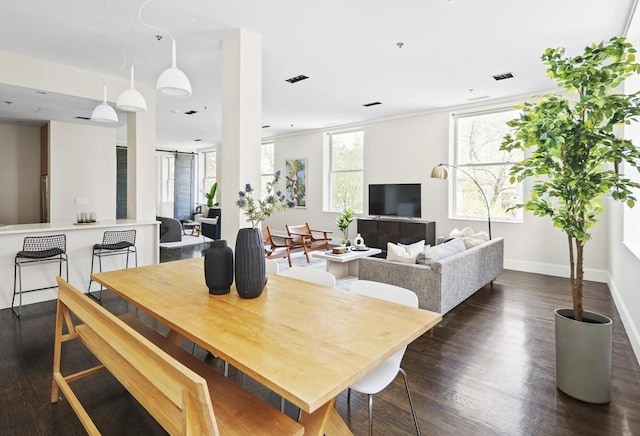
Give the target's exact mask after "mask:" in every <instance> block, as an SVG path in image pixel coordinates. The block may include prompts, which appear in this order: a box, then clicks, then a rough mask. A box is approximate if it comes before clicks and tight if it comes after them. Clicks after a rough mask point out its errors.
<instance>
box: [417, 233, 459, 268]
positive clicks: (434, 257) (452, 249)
mask: <svg viewBox="0 0 640 436" xmlns="http://www.w3.org/2000/svg"><path fill="white" fill-rule="evenodd" d="M464 250H466V246H465V243H464V241H463V240H462V239H459V238H456V239H453V240H451V241H449V242H447V243H445V244H440V245H436V246H434V247H427V248H425V249H424V251H423V252H422V253H420V255H419V256H418V257H417V259H416V263H420V264H424V265H431V264H432V263H433V262H437V261H438V260H440V259H444V258H445V257H449V256H451V255H454V254H457V253H462V252H463V251H464Z"/></svg>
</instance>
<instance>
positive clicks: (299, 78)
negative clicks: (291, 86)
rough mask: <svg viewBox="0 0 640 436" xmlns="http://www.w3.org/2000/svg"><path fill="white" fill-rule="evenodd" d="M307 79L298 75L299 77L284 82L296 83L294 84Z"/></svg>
mask: <svg viewBox="0 0 640 436" xmlns="http://www.w3.org/2000/svg"><path fill="white" fill-rule="evenodd" d="M308 78H309V77H308V76H305V75H304V74H300V75H299V76H296V77H292V78H290V79H287V80H286V81H287V82H289V83H296V82H300V81H301V80H306V79H308Z"/></svg>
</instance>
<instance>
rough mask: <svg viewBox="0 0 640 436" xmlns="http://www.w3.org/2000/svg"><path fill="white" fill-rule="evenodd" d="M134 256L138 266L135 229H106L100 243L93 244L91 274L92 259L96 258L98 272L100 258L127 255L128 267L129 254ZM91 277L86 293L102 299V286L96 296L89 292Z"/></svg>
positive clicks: (92, 260) (96, 298) (92, 261)
mask: <svg viewBox="0 0 640 436" xmlns="http://www.w3.org/2000/svg"><path fill="white" fill-rule="evenodd" d="M132 253H133V255H134V256H135V260H136V266H138V252H137V251H136V231H135V230H118V231H106V232H104V236H103V237H102V244H95V245H94V246H93V255H92V256H91V274H93V264H94V260H95V258H96V257H97V258H98V266H99V269H100V272H102V258H103V257H108V256H117V255H125V254H126V255H127V261H126V266H125V268H129V255H130V254H132ZM92 283H93V279H92V278H90V279H89V287H88V288H87V294H89V296H91V297H92V298H94V299H95V300H97V301H101V300H102V291H103V290H104V288H103V287H102V286H100V290H99V291H97V292H98V295H97V296H96V295H95V293H94V292H96V291H94V292H91V284H92Z"/></svg>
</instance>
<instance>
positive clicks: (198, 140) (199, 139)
mask: <svg viewBox="0 0 640 436" xmlns="http://www.w3.org/2000/svg"><path fill="white" fill-rule="evenodd" d="M202 141H203V140H202V139H201V138H198V139H194V140H193V142H202Z"/></svg>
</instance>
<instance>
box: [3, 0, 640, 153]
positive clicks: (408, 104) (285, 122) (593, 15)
mask: <svg viewBox="0 0 640 436" xmlns="http://www.w3.org/2000/svg"><path fill="white" fill-rule="evenodd" d="M635 1H636V0H583V1H581V0H556V1H551V0H450V1H445V0H423V1H418V0H414V1H364V0H362V1H359V0H351V1H337V0H335V1H311V0H305V1H302V0H300V1H266V0H265V1H242V0H228V1H212V0H199V1H186V0H183V1H180V0H173V1H168V0H154V1H152V2H150V3H148V4H146V5H145V7H144V9H143V11H142V18H143V19H144V21H145V22H146V23H147V24H149V25H153V26H157V27H160V28H163V29H165V30H166V31H169V32H171V34H172V35H173V36H174V37H175V39H176V43H177V51H178V67H179V68H180V69H182V70H183V71H184V72H185V73H186V74H187V76H188V77H189V78H190V80H191V83H192V86H193V95H192V96H191V97H189V98H186V99H179V98H172V97H168V96H165V95H162V94H160V93H158V95H157V98H156V104H157V132H156V135H157V142H158V145H160V146H165V147H169V148H179V149H189V148H193V147H202V146H211V145H215V144H219V143H220V134H221V128H220V121H221V104H220V96H221V35H222V31H224V30H226V29H234V28H239V27H243V28H245V29H247V30H250V31H252V32H255V33H258V34H260V35H261V36H262V51H263V113H262V117H263V121H262V124H263V125H269V126H271V127H269V128H265V129H263V136H264V137H265V138H267V137H272V136H279V135H283V134H288V133H294V132H300V131H305V130H310V129H323V128H329V127H331V126H337V125H345V124H352V123H359V122H363V121H365V120H371V119H377V118H384V117H390V116H398V115H403V114H410V113H415V112H422V111H428V110H433V109H437V108H442V107H451V106H457V105H462V104H467V103H469V99H470V98H476V97H483V96H488V98H487V99H485V100H484V101H487V102H490V101H491V100H495V99H500V98H504V97H509V96H513V95H520V94H529V93H533V92H539V91H543V90H547V89H550V88H551V87H552V86H553V83H552V82H551V81H550V80H549V79H548V78H546V76H545V69H544V66H543V65H542V64H541V62H540V55H541V54H542V52H543V51H544V49H545V48H547V47H560V46H561V47H566V49H567V53H568V54H574V53H577V52H579V51H580V50H581V49H582V48H583V47H584V46H585V45H587V44H590V43H592V42H599V41H601V40H607V39H609V38H611V37H612V36H617V35H622V34H623V32H624V30H625V26H626V24H627V21H628V17H629V15H630V13H631V11H632V9H633V7H634V4H635ZM142 4H143V2H142V1H128V0H118V1H113V0H107V1H105V0H0V50H1V51H6V52H13V53H18V54H22V55H27V56H31V57H36V58H41V59H45V60H50V61H55V62H58V63H63V64H69V65H74V66H77V67H79V68H83V69H88V70H94V71H100V72H104V73H107V74H112V75H116V76H121V77H125V78H126V77H128V75H129V66H130V64H131V62H132V60H133V59H134V58H133V51H132V42H133V47H134V49H135V60H136V61H137V63H136V81H138V82H144V83H145V84H147V85H148V86H152V87H155V81H156V80H157V77H158V75H159V74H160V72H161V71H163V70H164V69H165V68H167V67H168V66H169V64H170V53H171V38H170V37H168V35H167V33H165V32H162V31H159V30H157V29H151V28H149V27H146V26H145V25H144V24H143V23H142V22H141V21H140V18H139V9H140V7H141V6H142ZM132 23H133V25H132ZM132 34H133V37H132ZM158 34H160V35H163V36H164V38H163V39H162V40H161V41H158V40H157V39H156V37H155V35H158ZM399 42H401V43H403V45H402V47H401V48H400V47H399V46H398V43H399ZM0 68H2V65H0ZM506 72H512V73H513V74H514V76H515V77H514V78H513V79H509V80H504V81H495V80H494V79H493V78H492V77H491V76H492V75H494V74H500V73H506ZM299 74H304V75H307V76H309V77H310V78H309V79H308V80H305V81H302V82H298V83H295V84H289V83H287V82H286V81H285V79H288V78H290V77H293V76H297V75H299ZM101 86H102V84H101V83H100V82H98V81H96V87H99V88H101ZM470 89H472V90H473V91H472V92H470V91H469V90H470ZM5 101H11V102H12V104H7V103H5ZM373 101H379V102H381V103H382V104H381V105H377V106H372V107H363V106H362V105H363V104H365V103H369V102H373ZM94 106H95V103H94V102H90V101H85V100H83V99H79V98H77V97H69V96H60V95H46V96H45V95H41V94H37V93H35V92H33V90H25V89H23V88H17V87H13V86H8V85H5V84H0V121H2V122H16V121H17V120H22V121H23V122H24V123H25V124H28V122H29V120H32V121H33V120H40V121H44V120H48V119H54V120H60V121H69V122H82V120H77V119H74V118H73V117H75V116H78V115H80V116H86V117H89V116H90V114H91V110H92V109H93V107H94ZM190 110H196V111H198V113H197V114H195V115H184V112H186V111H190ZM174 112H175V113H174ZM120 118H121V123H122V124H124V116H121V117H120ZM85 122H88V121H85ZM118 137H119V139H122V140H124V137H125V132H124V128H123V127H121V128H119V129H118ZM194 139H202V140H203V141H202V142H194Z"/></svg>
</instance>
